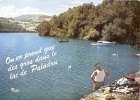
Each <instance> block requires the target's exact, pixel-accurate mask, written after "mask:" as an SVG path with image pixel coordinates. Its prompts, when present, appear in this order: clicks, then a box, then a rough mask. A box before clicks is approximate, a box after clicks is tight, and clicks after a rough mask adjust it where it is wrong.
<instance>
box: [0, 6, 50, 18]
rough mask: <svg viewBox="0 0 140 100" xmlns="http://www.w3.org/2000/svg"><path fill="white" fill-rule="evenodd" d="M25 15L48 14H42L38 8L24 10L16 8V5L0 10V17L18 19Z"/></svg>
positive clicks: (25, 8)
mask: <svg viewBox="0 0 140 100" xmlns="http://www.w3.org/2000/svg"><path fill="white" fill-rule="evenodd" d="M24 14H47V13H45V12H41V11H40V9H38V8H32V7H30V6H27V7H24V8H16V7H15V5H10V6H7V7H1V8H0V17H7V18H8V17H17V16H20V15H24Z"/></svg>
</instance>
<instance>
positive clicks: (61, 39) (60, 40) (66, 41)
mask: <svg viewBox="0 0 140 100" xmlns="http://www.w3.org/2000/svg"><path fill="white" fill-rule="evenodd" d="M59 42H69V40H68V39H66V40H63V39H61V40H59Z"/></svg>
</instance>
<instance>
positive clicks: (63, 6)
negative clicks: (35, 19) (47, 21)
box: [0, 0, 102, 18]
mask: <svg viewBox="0 0 140 100" xmlns="http://www.w3.org/2000/svg"><path fill="white" fill-rule="evenodd" d="M91 2H93V4H94V5H98V4H100V3H102V0H0V17H6V18H10V17H17V16H21V15H25V14H45V15H49V16H53V15H59V14H60V13H63V12H65V11H67V10H68V9H69V8H73V7H76V6H79V5H82V4H83V3H91Z"/></svg>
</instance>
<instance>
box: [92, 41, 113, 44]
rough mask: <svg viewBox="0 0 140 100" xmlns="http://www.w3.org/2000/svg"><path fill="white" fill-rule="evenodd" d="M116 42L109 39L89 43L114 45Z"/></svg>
mask: <svg viewBox="0 0 140 100" xmlns="http://www.w3.org/2000/svg"><path fill="white" fill-rule="evenodd" d="M115 44H116V42H109V41H97V42H93V43H91V45H115Z"/></svg>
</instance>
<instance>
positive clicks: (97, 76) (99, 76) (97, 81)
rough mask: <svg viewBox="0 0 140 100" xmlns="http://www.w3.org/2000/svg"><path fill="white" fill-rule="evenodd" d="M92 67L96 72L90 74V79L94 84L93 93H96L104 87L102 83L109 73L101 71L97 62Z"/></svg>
mask: <svg viewBox="0 0 140 100" xmlns="http://www.w3.org/2000/svg"><path fill="white" fill-rule="evenodd" d="M94 67H95V69H96V70H95V71H94V72H93V73H92V75H91V79H92V81H93V83H94V87H93V91H96V90H98V89H99V88H101V86H104V81H105V79H106V78H107V77H108V76H109V72H107V71H106V70H103V69H101V67H100V63H99V62H97V63H96V64H95V65H94Z"/></svg>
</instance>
